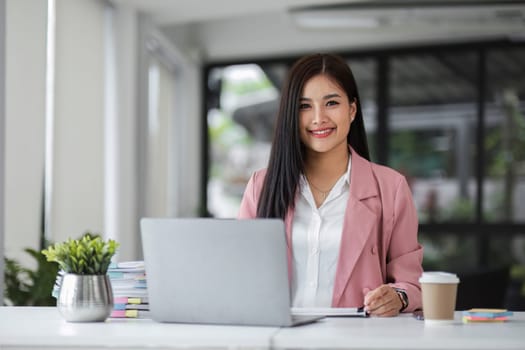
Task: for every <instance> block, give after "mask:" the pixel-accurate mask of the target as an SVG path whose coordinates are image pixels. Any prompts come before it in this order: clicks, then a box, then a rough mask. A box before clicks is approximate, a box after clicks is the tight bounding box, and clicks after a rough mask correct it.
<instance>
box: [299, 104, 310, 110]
mask: <svg viewBox="0 0 525 350" xmlns="http://www.w3.org/2000/svg"><path fill="white" fill-rule="evenodd" d="M309 107H310V105H309V104H308V103H301V104H300V105H299V109H307V108H309Z"/></svg>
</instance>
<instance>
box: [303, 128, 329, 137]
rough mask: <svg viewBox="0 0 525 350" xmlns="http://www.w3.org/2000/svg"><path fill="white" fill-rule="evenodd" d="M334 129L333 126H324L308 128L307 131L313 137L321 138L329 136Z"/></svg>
mask: <svg viewBox="0 0 525 350" xmlns="http://www.w3.org/2000/svg"><path fill="white" fill-rule="evenodd" d="M334 130H335V128H325V129H317V130H309V132H310V134H311V135H312V136H313V137H315V138H320V139H322V138H325V137H328V136H330V135H331V134H332V132H333V131H334Z"/></svg>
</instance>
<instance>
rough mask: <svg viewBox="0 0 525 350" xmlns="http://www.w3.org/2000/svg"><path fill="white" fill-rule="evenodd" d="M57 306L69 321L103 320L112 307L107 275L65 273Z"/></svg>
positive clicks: (111, 291)
mask: <svg viewBox="0 0 525 350" xmlns="http://www.w3.org/2000/svg"><path fill="white" fill-rule="evenodd" d="M57 308H58V311H59V312H60V314H61V315H62V317H64V319H65V320H66V321H69V322H103V321H105V320H106V319H107V318H108V316H109V315H110V314H111V310H112V309H113V290H112V289H111V281H110V280H109V277H108V276H107V275H75V274H66V275H64V277H63V278H62V283H61V287H60V293H59V295H58V300H57Z"/></svg>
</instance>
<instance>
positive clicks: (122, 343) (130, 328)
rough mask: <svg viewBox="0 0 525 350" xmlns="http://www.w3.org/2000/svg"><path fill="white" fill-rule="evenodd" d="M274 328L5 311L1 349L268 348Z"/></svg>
mask: <svg viewBox="0 0 525 350" xmlns="http://www.w3.org/2000/svg"><path fill="white" fill-rule="evenodd" d="M278 330H279V328H273V327H236V326H218V325H217V326H216V325H191V324H167V323H157V322H154V321H152V320H146V319H108V320H106V322H94V323H70V322H66V321H65V320H64V319H63V318H62V316H61V315H60V314H59V313H58V310H57V309H56V308H55V307H0V349H1V350H5V349H20V348H22V349H35V348H46V349H59V348H62V349H64V348H65V349H79V348H82V349H100V348H104V347H108V348H124V349H144V348H147V349H170V348H215V349H218V348H251V349H254V348H259V349H268V348H269V345H270V340H271V338H272V336H273V335H274V334H275V333H276V332H277V331H278Z"/></svg>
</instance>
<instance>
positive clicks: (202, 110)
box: [0, 0, 525, 310]
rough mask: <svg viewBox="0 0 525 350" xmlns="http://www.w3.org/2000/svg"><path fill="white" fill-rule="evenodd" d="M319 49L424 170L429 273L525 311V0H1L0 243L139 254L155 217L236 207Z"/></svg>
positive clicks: (378, 155) (377, 130)
mask: <svg viewBox="0 0 525 350" xmlns="http://www.w3.org/2000/svg"><path fill="white" fill-rule="evenodd" d="M315 52H332V53H337V54H340V55H342V56H343V57H344V58H345V59H346V60H347V61H348V63H349V65H350V67H351V68H352V70H353V72H354V74H355V77H356V80H357V83H358V87H359V89H360V91H359V92H360V96H361V103H362V105H363V108H364V110H363V112H364V117H365V127H366V129H367V133H368V136H369V146H370V148H371V152H372V160H373V161H375V162H378V163H381V164H386V165H388V166H390V167H392V168H394V169H397V170H398V171H400V172H401V173H403V174H404V175H405V176H406V177H407V179H408V180H409V184H410V186H411V189H412V192H413V195H414V201H415V203H416V207H417V209H418V214H419V219H420V228H419V239H420V241H421V243H422V244H423V245H424V247H425V258H424V267H425V269H426V270H447V271H452V272H456V273H458V274H459V275H460V278H461V279H462V283H461V284H460V288H462V292H461V293H460V295H459V299H458V306H459V307H462V306H464V307H467V306H470V304H474V305H475V306H500V307H509V308H513V309H515V310H518V309H525V304H524V301H523V300H524V298H525V116H524V115H525V1H491V0H486V1H483V0H481V1H470V0H448V1H446V0H443V1H409V0H407V1H395V2H391V1H374V0H365V1H330V2H326V1H320V0H286V1H283V0H266V1H244V2H238V1H235V0H228V1H226V0H225V1H195V0H193V1H189V0H188V1H186V0H180V1H170V0H112V1H109V0H108V1H103V0H46V1H43V0H0V134H1V135H2V136H1V140H2V143H1V146H0V151H1V152H0V228H1V229H0V252H2V253H3V256H5V257H6V258H8V259H12V260H15V261H17V262H18V263H19V264H20V265H21V266H27V267H28V268H32V269H34V268H36V261H35V260H34V259H33V258H32V257H31V256H30V255H29V254H27V253H26V252H25V251H24V249H25V248H32V249H35V250H39V249H41V247H42V246H43V245H45V244H46V242H57V241H62V240H65V239H67V238H69V237H72V238H77V237H79V236H80V235H82V234H83V233H84V232H86V231H91V232H95V233H100V234H101V235H103V236H104V237H106V238H114V239H116V240H118V241H119V242H120V243H121V248H120V251H119V253H118V259H119V260H136V259H141V258H142V255H141V248H140V233H139V220H140V218H141V217H145V216H161V217H187V216H213V217H235V216H236V214H237V210H238V207H239V203H240V199H241V196H242V193H243V190H244V186H245V185H246V182H247V180H248V178H249V176H250V174H251V173H252V172H253V171H254V170H256V169H259V168H262V167H264V166H265V164H266V161H267V158H268V154H269V149H270V143H271V138H272V129H273V121H274V118H275V114H276V110H277V105H278V97H279V89H280V86H281V84H282V81H283V79H284V76H285V74H286V71H287V68H288V67H289V66H290V64H291V63H292V62H293V61H294V60H295V59H297V58H298V57H300V56H302V55H304V54H309V53H315ZM5 269H6V266H4V260H3V259H2V261H1V262H0V282H2V283H0V284H1V285H4V281H3V275H4V274H3V271H2V270H5ZM2 299H3V298H2ZM469 303H470V304H469ZM7 304H9V302H7Z"/></svg>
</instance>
